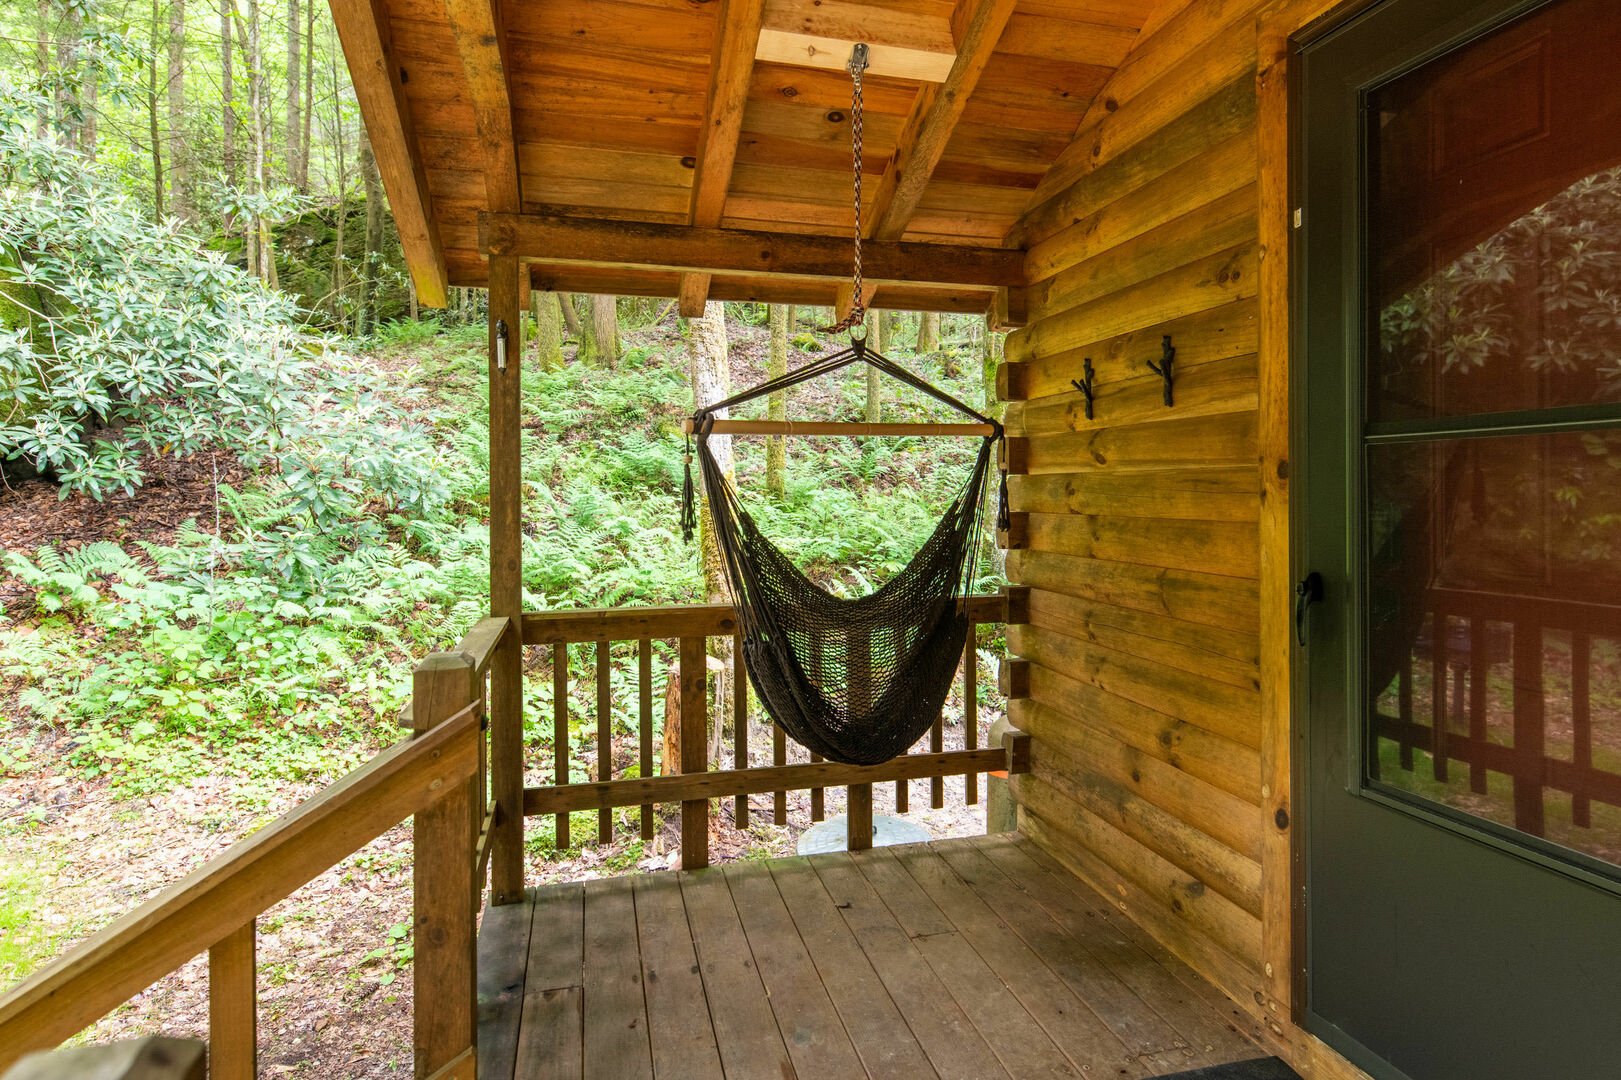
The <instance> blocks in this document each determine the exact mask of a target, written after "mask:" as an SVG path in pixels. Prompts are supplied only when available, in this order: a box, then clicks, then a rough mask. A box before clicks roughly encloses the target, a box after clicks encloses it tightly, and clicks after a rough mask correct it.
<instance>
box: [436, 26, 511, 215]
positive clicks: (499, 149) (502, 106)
mask: <svg viewBox="0 0 1621 1080" xmlns="http://www.w3.org/2000/svg"><path fill="white" fill-rule="evenodd" d="M445 15H446V16H447V17H448V19H449V22H450V29H451V33H452V34H454V35H455V37H456V51H457V52H458V53H460V54H461V58H462V69H463V70H464V71H465V72H466V73H467V93H468V96H469V97H470V98H472V101H473V119H474V122H475V123H476V124H477V127H478V141H479V146H480V149H481V152H482V153H483V156H484V198H485V206H486V207H487V208H488V209H491V210H499V211H504V212H508V213H516V212H517V211H519V210H522V209H523V195H522V191H521V181H520V180H519V176H518V143H517V140H516V139H514V138H513V134H512V97H511V92H510V91H509V89H508V80H507V64H506V52H507V49H506V34H505V33H504V32H503V29H502V26H501V6H500V3H499V0H445Z"/></svg>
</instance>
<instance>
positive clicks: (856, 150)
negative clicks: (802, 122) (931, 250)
mask: <svg viewBox="0 0 1621 1080" xmlns="http://www.w3.org/2000/svg"><path fill="white" fill-rule="evenodd" d="M847 68H848V70H849V72H850V157H851V159H852V166H853V170H854V173H855V204H856V229H855V258H854V267H853V272H852V274H851V277H850V280H851V285H852V287H853V289H854V295H853V299H852V301H851V304H850V313H849V314H848V315H846V316H845V317H844V318H843V319H841V320H839V321H838V322H837V323H835V324H834V325H832V326H826V327H823V328H822V332H823V333H825V334H837V333H839V332H841V331H844V330H849V331H850V332H851V337H852V338H853V337H854V336H855V329H854V328H855V327H856V326H859V325H860V324H861V323H862V321H863V320H864V319H866V317H867V304H866V301H865V300H864V299H863V298H862V295H861V104H862V103H861V73H862V72H863V71H865V70H866V69H867V46H866V45H864V44H858V45H856V47H855V48H854V49H852V50H851V52H850V63H849V64H848V65H847ZM865 337H866V334H865V332H864V331H863V334H862V339H863V340H865Z"/></svg>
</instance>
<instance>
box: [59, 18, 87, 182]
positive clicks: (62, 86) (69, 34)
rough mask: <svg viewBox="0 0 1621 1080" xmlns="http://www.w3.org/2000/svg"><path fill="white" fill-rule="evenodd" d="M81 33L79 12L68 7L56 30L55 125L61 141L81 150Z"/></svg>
mask: <svg viewBox="0 0 1621 1080" xmlns="http://www.w3.org/2000/svg"><path fill="white" fill-rule="evenodd" d="M83 32H84V26H83V22H82V20H81V19H80V17H79V13H78V12H77V11H76V10H74V9H72V8H69V9H68V11H67V14H66V15H65V17H64V18H63V19H62V22H61V25H60V27H59V28H58V29H57V31H56V33H57V41H56V74H57V76H58V82H57V88H56V128H57V130H58V131H59V132H61V137H62V142H63V143H64V144H66V145H68V146H71V147H73V148H74V149H76V150H83V149H84V123H83V120H82V117H83V115H84V103H83V101H82V99H81V96H80V91H81V90H82V85H81V84H80V82H79V81H78V76H79V75H80V70H79V41H80V38H81V36H82V35H83Z"/></svg>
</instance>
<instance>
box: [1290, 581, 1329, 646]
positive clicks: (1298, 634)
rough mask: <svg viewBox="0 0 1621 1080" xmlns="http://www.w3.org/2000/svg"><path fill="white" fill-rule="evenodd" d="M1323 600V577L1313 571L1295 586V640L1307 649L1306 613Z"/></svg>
mask: <svg viewBox="0 0 1621 1080" xmlns="http://www.w3.org/2000/svg"><path fill="white" fill-rule="evenodd" d="M1322 598H1323V575H1321V574H1319V573H1318V572H1317V571H1315V570H1313V571H1312V572H1311V573H1309V574H1307V575H1306V576H1305V577H1303V578H1301V579H1300V583H1299V584H1298V585H1296V586H1295V640H1296V641H1297V642H1299V643H1300V647H1301V648H1305V647H1306V612H1307V610H1308V609H1309V608H1310V607H1311V606H1312V605H1313V604H1315V603H1318V602H1319V601H1321V600H1322Z"/></svg>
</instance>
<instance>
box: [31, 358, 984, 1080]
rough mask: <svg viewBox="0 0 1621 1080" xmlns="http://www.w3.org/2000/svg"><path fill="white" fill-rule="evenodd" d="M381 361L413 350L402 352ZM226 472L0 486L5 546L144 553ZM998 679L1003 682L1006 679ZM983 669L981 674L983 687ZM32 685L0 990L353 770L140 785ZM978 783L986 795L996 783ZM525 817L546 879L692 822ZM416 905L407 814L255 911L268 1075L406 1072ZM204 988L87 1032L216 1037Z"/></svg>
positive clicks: (917, 786) (164, 996)
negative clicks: (40, 703) (605, 823)
mask: <svg viewBox="0 0 1621 1080" xmlns="http://www.w3.org/2000/svg"><path fill="white" fill-rule="evenodd" d="M763 336H764V335H763V332H761V330H760V329H758V328H749V329H744V330H743V331H742V332H741V333H740V334H739V336H738V339H737V340H736V341H734V354H733V355H734V380H736V382H735V383H734V385H741V384H746V383H747V382H749V381H753V380H754V379H755V378H757V377H758V376H759V373H760V371H761V368H762V367H763V351H764V349H763ZM643 340H644V344H646V345H647V346H648V347H651V348H669V349H672V350H675V349H679V348H680V344H679V337H678V335H677V334H676V333H675V332H674V330H673V329H667V330H656V331H652V332H650V333H649V334H648V335H646V336H645V338H644V339H643ZM382 362H384V363H386V364H389V365H400V364H401V361H400V358H399V354H398V353H397V352H396V353H393V354H391V355H390V357H388V358H387V359H386V360H384V361H382ZM852 391H853V388H848V389H847V390H846V391H845V393H846V395H847V396H848V394H849V393H850V392H852ZM817 393H818V394H819V395H820V394H823V393H827V394H829V397H828V402H829V403H832V393H831V392H825V391H818V392H817ZM817 400H818V401H819V400H820V399H819V398H818V399H817ZM588 435H589V436H590V437H596V436H600V435H601V432H598V431H591V432H589V433H584V432H575V431H571V432H569V433H568V434H567V435H565V436H564V437H563V438H562V440H561V441H562V442H563V443H564V445H565V446H567V445H568V444H569V442H570V440H571V439H575V438H581V437H587V436H588ZM560 468H561V466H560ZM221 479H224V480H227V481H228V482H232V483H235V482H237V481H238V480H240V479H241V476H240V470H239V469H237V467H236V466H235V464H234V462H233V461H232V460H231V459H230V458H229V457H227V456H225V455H220V456H218V457H200V458H194V459H191V460H189V461H181V462H168V463H164V464H160V465H158V466H157V467H156V470H155V472H154V475H153V477H152V480H151V481H150V482H149V483H148V484H147V485H146V486H145V487H143V488H142V489H140V490H139V491H138V492H137V493H136V494H135V495H133V496H127V497H115V498H112V499H109V500H107V501H106V502H103V503H94V502H91V501H89V500H86V499H81V498H70V499H67V500H58V498H57V496H56V492H55V490H54V488H52V487H50V486H49V485H46V484H44V483H26V484H22V485H18V486H16V487H13V488H11V489H9V490H6V491H4V492H0V548H4V549H6V550H10V551H33V550H35V549H36V548H38V547H40V546H41V545H45V544H54V545H59V546H63V547H65V548H74V547H78V546H82V545H87V544H90V543H94V542H96V541H101V540H110V541H113V542H115V543H118V544H121V545H126V546H132V549H133V545H135V542H137V541H148V542H156V543H165V542H167V541H168V540H169V539H170V537H172V536H173V534H174V532H175V530H176V529H177V528H178V527H179V526H180V525H181V523H182V522H183V521H185V520H187V519H191V518H196V517H198V516H199V515H201V514H211V513H212V512H213V511H212V510H211V509H209V508H210V506H211V505H212V503H213V502H214V501H216V498H215V495H214V493H215V491H216V484H217V483H218V482H219V481H220V480H221ZM29 603H30V597H29V592H28V590H27V589H26V588H24V587H22V586H20V585H19V584H18V583H17V582H16V581H15V580H12V579H11V578H9V577H8V576H6V575H0V609H4V611H5V613H6V614H7V615H8V616H9V620H10V621H9V622H0V630H3V631H4V633H6V634H10V635H13V636H26V635H28V634H30V633H32V632H34V630H33V628H32V622H31V615H30V613H29V612H28V607H29ZM109 633H116V631H114V632H109ZM532 674H539V673H538V672H533V673H532ZM535 681H536V682H540V681H541V680H540V679H538V678H537V679H536V680H535ZM989 681H990V683H991V684H992V685H994V677H993V676H992V677H991V678H990V680H989ZM985 682H986V680H985V678H983V677H982V686H983V685H985ZM542 685H544V683H542ZM20 689H21V687H20V685H19V683H18V682H17V680H15V679H0V988H4V987H6V986H9V985H11V984H12V983H14V982H16V981H17V980H18V979H20V978H22V977H23V976H25V975H26V974H28V973H30V972H32V971H34V970H37V969H38V968H39V967H40V966H41V964H42V963H44V962H46V961H47V960H48V959H49V958H51V957H53V956H57V955H60V954H61V953H62V952H64V951H65V950H66V949H68V948H69V947H71V946H72V945H73V944H74V943H76V942H79V941H82V940H84V939H85V938H86V937H88V936H89V935H91V934H92V933H94V932H95V931H97V930H99V929H101V928H103V927H105V926H107V925H108V924H109V923H111V922H112V921H113V920H114V919H116V918H117V917H118V916H119V915H121V914H123V913H125V912H127V911H129V910H131V909H133V908H134V907H136V906H138V905H139V904H140V903H142V902H144V901H146V900H148V899H150V898H151V897H153V896H155V895H156V894H157V893H159V892H160V891H161V890H162V889H163V888H164V887H166V886H167V885H169V884H171V883H173V882H175V881H177V880H178V879H180V878H181V877H183V876H184V875H185V874H187V873H189V872H190V871H192V870H194V869H196V868H197V867H199V866H201V865H202V864H203V863H204V862H206V861H207V860H208V859H210V858H211V857H214V856H217V855H219V854H220V853H221V852H223V851H224V850H226V849H227V848H228V847H229V846H230V845H231V844H232V843H234V842H236V841H237V840H239V839H241V838H242V837H244V836H247V835H249V834H251V833H252V832H254V831H255V830H257V829H259V828H261V827H262V826H263V825H265V824H266V823H268V822H269V821H271V820H272V819H274V818H275V817H276V816H277V815H278V814H280V813H283V812H285V811H287V810H288V809H290V808H292V807H293V806H295V805H297V803H298V802H299V801H301V800H303V799H305V798H307V797H309V796H310V795H312V794H314V793H315V792H316V791H318V790H319V789H320V787H321V786H322V784H324V783H327V782H330V781H331V780H333V779H335V778H336V777H337V776H338V775H341V773H342V772H343V771H344V769H345V768H346V767H347V766H346V763H345V761H344V759H341V758H339V757H338V756H337V755H334V759H333V761H332V762H331V765H330V768H329V769H328V770H327V771H326V772H324V773H321V772H317V773H316V774H314V775H308V774H302V775H297V776H283V775H276V774H275V772H274V770H270V771H269V772H267V773H265V774H261V775H247V774H245V773H239V772H236V771H232V770H230V769H227V768H212V769H207V770H204V771H202V772H201V773H199V774H197V775H194V776H190V777H187V778H185V779H184V780H183V781H181V782H167V783H164V784H160V785H154V786H152V787H151V788H150V789H147V790H132V789H131V788H130V787H129V786H128V785H127V784H124V783H122V782H120V781H119V780H118V779H117V777H116V776H113V775H109V774H107V773H102V774H101V775H88V774H87V772H86V770H84V769H82V768H79V767H77V766H76V765H75V759H74V751H75V750H76V748H77V744H76V741H75V739H76V736H75V734H74V732H73V729H72V727H71V726H70V725H66V724H50V723H40V722H39V720H38V719H37V718H30V717H29V716H28V710H27V709H25V708H20V707H19V703H18V695H19V692H20ZM949 715H951V714H950V712H949V711H948V716H949ZM996 715H998V713H997V711H996V709H995V708H994V707H992V708H983V709H982V710H981V716H980V721H981V724H982V725H983V727H985V728H988V726H989V724H990V722H991V721H992V720H994V719H995V717H996ZM751 734H752V737H751V744H752V745H753V746H755V747H756V748H767V747H769V745H770V742H769V729H768V727H767V726H766V722H765V721H764V719H763V718H761V717H759V716H756V717H755V718H754V721H753V726H752V729H751ZM387 737H388V735H387V730H386V726H385V727H379V728H375V729H373V730H371V731H369V732H363V733H361V734H358V735H354V736H353V738H356V739H359V740H360V742H361V743H363V744H364V745H356V746H350V747H348V748H347V749H348V751H349V752H350V753H351V755H352V754H354V753H367V752H372V751H374V750H375V749H377V748H378V746H380V745H381V743H382V742H383V741H385V740H386V738H387ZM626 739H627V745H626V747H625V748H624V751H623V752H624V753H626V754H631V753H633V749H632V744H633V743H634V737H630V736H626ZM946 739H947V742H946V745H947V746H948V747H952V746H960V745H962V732H961V729H960V724H952V723H948V726H947V733H946ZM794 749H795V751H796V752H797V755H798V756H800V757H802V754H803V752H802V751H798V748H797V747H796V748H794ZM760 752H761V750H759V749H757V750H756V753H757V754H758V753H760ZM766 752H767V753H769V751H768V750H767V751H766ZM351 759H352V758H351ZM545 760H546V759H545V755H544V754H541V753H540V752H538V751H536V752H535V756H534V757H533V758H532V760H531V762H530V764H531V766H532V767H534V768H537V769H538V768H539V767H540V766H541V765H542V764H544V761H545ZM756 763H759V759H758V758H756ZM584 764H590V763H589V761H587V762H586V763H584ZM910 790H911V813H910V814H909V815H908V818H909V820H912V821H915V822H918V823H919V824H922V825H923V826H925V827H926V828H927V829H928V830H929V832H930V833H931V835H933V836H935V837H948V836H959V835H967V834H972V833H975V832H980V831H983V829H984V808H983V805H982V804H981V805H975V806H969V805H965V798H964V786H963V780H962V779H961V778H952V779H949V780H947V781H946V782H945V788H944V800H943V802H944V805H943V806H942V807H941V808H940V809H931V808H930V807H929V786H928V784H927V783H926V782H916V783H914V784H913V785H912V786H911V789H910ZM980 791H981V798H983V782H981V784H980ZM843 795H844V793H843V791H842V790H841V789H829V790H828V791H827V792H826V800H827V805H826V808H825V809H826V814H827V815H828V816H832V815H834V814H836V813H838V812H840V810H841V809H842V803H843ZM874 802H875V811H876V812H877V813H889V812H891V811H892V809H893V806H894V785H882V786H881V787H880V788H879V789H878V790H876V791H875V792H874ZM771 814H772V810H771V798H770V796H757V797H755V798H754V800H753V801H752V813H751V817H752V820H751V822H750V828H749V829H748V830H746V831H740V830H738V829H736V828H735V827H734V823H733V811H732V806H731V803H730V801H729V800H728V801H726V802H725V803H723V804H717V805H716V812H715V813H714V814H713V815H712V817H713V819H714V821H715V824H714V827H713V832H712V836H711V853H712V857H713V858H714V860H715V861H717V862H723V861H730V860H734V859H760V858H768V857H773V856H778V855H786V854H792V853H793V851H794V849H795V843H796V840H797V838H798V836H799V835H800V834H801V833H802V832H803V831H804V829H805V828H806V827H808V825H809V824H810V823H811V822H810V798H809V794H808V793H807V792H794V793H790V794H789V796H788V823H787V825H786V826H780V827H779V826H777V825H774V824H772V823H771ZM529 830H530V832H531V836H532V839H531V840H530V842H529V844H528V845H527V851H528V859H529V867H528V873H527V880H528V881H529V882H530V883H531V884H540V883H545V882H552V881H567V880H580V879H586V878H593V877H603V876H611V875H615V874H623V873H630V872H660V871H665V870H668V869H671V868H673V867H674V865H675V864H676V861H677V858H678V828H677V824H676V822H675V821H674V820H673V819H671V818H669V817H665V818H662V819H661V820H660V827H659V829H658V830H657V833H656V836H655V839H654V840H653V841H651V842H648V843H644V842H643V841H641V839H640V838H639V830H638V828H637V824H636V820H635V818H634V816H633V815H631V814H623V815H621V817H620V819H619V821H618V823H617V827H616V838H615V841H614V842H613V843H611V844H607V845H598V844H596V843H595V842H594V841H595V835H596V828H595V819H594V815H579V816H577V817H576V819H575V822H574V824H573V835H574V841H575V844H576V846H575V847H573V848H570V849H569V850H566V851H561V852H558V851H553V850H550V846H549V840H550V838H551V829H550V824H549V823H542V822H533V821H532V822H531V823H530V825H529ZM410 903H411V848H410V830H409V826H408V825H401V826H399V827H396V828H394V829H391V830H390V831H388V832H387V833H385V834H384V835H383V836H381V837H379V838H378V839H377V840H376V841H374V842H373V843H371V844H369V845H367V846H366V847H365V848H364V849H363V850H361V851H360V852H358V853H356V854H355V855H353V856H351V857H350V858H348V859H345V860H343V862H341V863H340V864H339V865H338V866H336V867H334V868H333V869H332V870H330V871H328V872H327V873H325V874H322V875H321V876H319V877H318V878H316V879H315V880H314V881H312V882H311V883H309V884H308V885H307V886H305V887H304V888H302V889H300V890H299V891H298V892H296V893H295V894H293V895H292V896H291V897H289V898H288V899H287V900H285V901H283V902H282V903H280V904H277V905H276V906H274V907H273V908H272V909H271V910H270V911H268V912H266V913H265V915H264V916H263V917H262V918H261V919H260V920H259V925H258V932H259V933H258V965H259V966H258V970H259V982H258V990H259V1024H260V1046H261V1054H262V1057H261V1063H260V1070H261V1075H266V1076H295V1077H318V1078H328V1077H330V1078H351V1077H354V1078H360V1077H384V1076H400V1075H406V1074H409V1072H410V1070H411V1050H410V1015H411V969H410V955H411V937H410V923H411V915H410ZM207 995H208V980H207V966H206V956H203V957H198V958H196V959H194V960H192V961H191V962H190V963H188V964H186V965H185V966H184V967H182V968H181V969H180V970H178V971H176V972H175V973H174V974H172V975H170V976H168V977H166V978H164V979H161V980H160V981H159V982H158V983H156V984H155V985H153V986H152V987H150V988H149V989H147V990H145V991H143V992H142V993H140V994H138V995H136V996H135V997H134V998H133V999H132V1000H131V1001H130V1002H129V1003H127V1004H126V1005H124V1006H121V1007H120V1008H119V1009H117V1010H115V1011H114V1012H113V1013H111V1014H109V1015H108V1016H107V1017H106V1018H105V1019H103V1020H102V1021H101V1022H100V1023H98V1024H97V1025H95V1026H94V1027H93V1028H92V1029H90V1031H89V1032H87V1033H86V1037H88V1038H89V1039H92V1040H96V1041H101V1040H109V1039H116V1038H126V1037H131V1036H135V1035H140V1034H146V1033H151V1032H157V1031H162V1032H164V1033H167V1034H175V1035H193V1036H197V1037H206V1028H207V1002H208V997H207Z"/></svg>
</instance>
